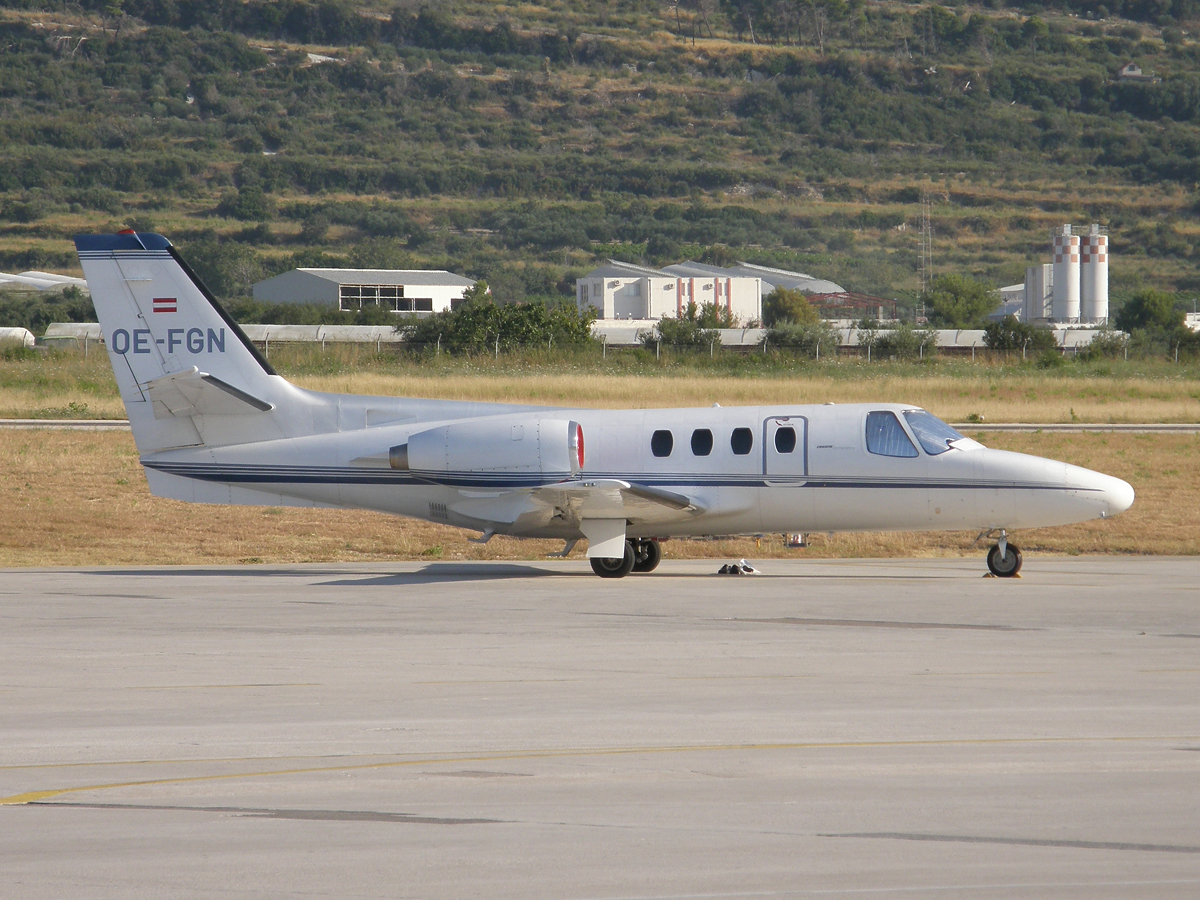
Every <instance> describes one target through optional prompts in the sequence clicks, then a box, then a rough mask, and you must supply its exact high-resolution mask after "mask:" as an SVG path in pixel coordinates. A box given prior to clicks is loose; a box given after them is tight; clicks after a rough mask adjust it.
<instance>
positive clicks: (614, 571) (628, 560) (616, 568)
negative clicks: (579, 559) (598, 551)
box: [590, 541, 635, 578]
mask: <svg viewBox="0 0 1200 900" xmlns="http://www.w3.org/2000/svg"><path fill="white" fill-rule="evenodd" d="M634 561H635V555H634V551H633V542H632V541H626V542H625V555H624V556H622V557H620V558H619V559H608V558H606V557H603V556H593V557H592V558H591V560H590V562H591V564H592V571H593V572H595V573H596V574H597V575H599V576H600V577H601V578H624V577H625V576H626V575H628V574H629V573H630V572H632V571H633V564H634Z"/></svg>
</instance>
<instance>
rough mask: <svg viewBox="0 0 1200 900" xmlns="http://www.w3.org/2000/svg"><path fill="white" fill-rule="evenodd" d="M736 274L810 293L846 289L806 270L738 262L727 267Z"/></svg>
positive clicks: (833, 292)
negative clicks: (795, 270)
mask: <svg viewBox="0 0 1200 900" xmlns="http://www.w3.org/2000/svg"><path fill="white" fill-rule="evenodd" d="M729 271H730V272H732V273H734V274H736V275H750V276H752V277H754V278H761V279H762V280H763V282H764V283H766V284H769V285H771V286H772V287H783V288H787V289H789V290H793V291H796V290H799V291H807V292H808V293H810V294H840V293H843V292H844V291H845V290H846V289H845V288H844V287H842V286H841V285H840V284H838V283H837V282H834V281H827V280H825V279H824V278H816V277H814V276H812V275H809V274H808V273H807V272H793V271H791V270H789V269H776V268H772V267H771V266H759V265H755V264H754V263H747V262H739V263H738V264H737V265H736V266H733V267H731V268H730V269H729Z"/></svg>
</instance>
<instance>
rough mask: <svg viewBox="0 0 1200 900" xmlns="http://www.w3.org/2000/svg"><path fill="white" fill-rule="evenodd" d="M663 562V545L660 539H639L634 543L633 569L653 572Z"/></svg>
mask: <svg viewBox="0 0 1200 900" xmlns="http://www.w3.org/2000/svg"><path fill="white" fill-rule="evenodd" d="M660 562H662V545H661V544H660V543H659V542H658V541H654V540H645V541H638V542H637V543H636V544H634V545H633V571H635V572H653V571H654V570H655V569H657V568H658V564H659V563H660Z"/></svg>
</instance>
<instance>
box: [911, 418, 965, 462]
mask: <svg viewBox="0 0 1200 900" xmlns="http://www.w3.org/2000/svg"><path fill="white" fill-rule="evenodd" d="M904 418H906V419H908V427H909V428H911V429H912V430H913V434H915V435H916V436H917V440H918V441H920V442H921V446H922V447H924V448H925V452H926V453H928V454H929V455H930V456H937V455H938V454H939V453H945V452H946V451H947V450H949V449H950V445H951V444H952V443H953V442H954V441H962V440H966V438H964V437H963V436H962V435H961V434H959V433H958V432H957V431H955V430H954V429H953V428H951V427H950V426H949V425H947V424H946V423H945V422H943V421H942V420H941V419H939V418H938V417H937V416H935V415H932V414H931V413H927V412H925V410H923V409H906V410H905V411H904Z"/></svg>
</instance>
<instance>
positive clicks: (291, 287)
mask: <svg viewBox="0 0 1200 900" xmlns="http://www.w3.org/2000/svg"><path fill="white" fill-rule="evenodd" d="M474 285H475V282H474V281H472V280H471V279H470V278H464V277H463V276H462V275H455V274H454V273H453V272H446V271H442V270H433V269H292V271H290V272H284V273H283V274H282V275H276V276H275V277H274V278H268V279H267V280H266V281H260V282H258V284H256V285H254V299H255V300H260V301H262V302H263V303H315V304H319V305H321V306H335V307H337V308H338V309H342V310H357V309H363V308H364V307H368V306H382V307H384V308H386V309H390V310H391V311H392V312H395V313H435V312H445V311H446V310H450V309H454V308H455V307H457V306H458V304H459V303H461V302H462V298H463V293H464V292H465V291H466V290H467V288H470V287H473V286H474Z"/></svg>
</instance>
